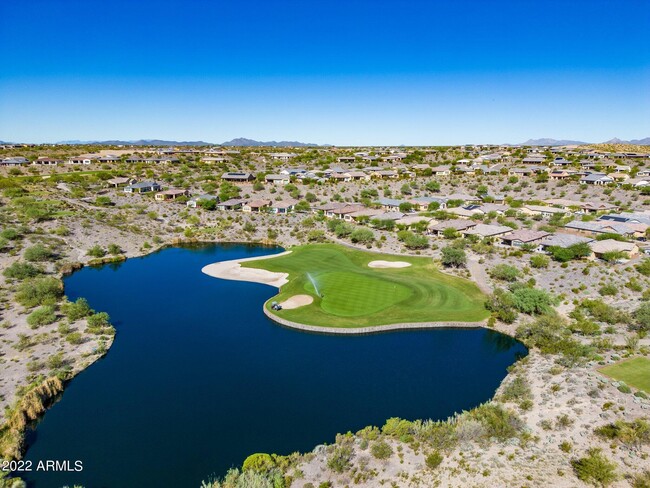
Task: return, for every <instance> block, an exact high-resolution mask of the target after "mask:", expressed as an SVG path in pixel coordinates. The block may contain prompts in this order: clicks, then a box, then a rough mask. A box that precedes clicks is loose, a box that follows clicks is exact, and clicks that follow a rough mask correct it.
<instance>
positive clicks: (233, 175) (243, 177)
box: [221, 171, 255, 183]
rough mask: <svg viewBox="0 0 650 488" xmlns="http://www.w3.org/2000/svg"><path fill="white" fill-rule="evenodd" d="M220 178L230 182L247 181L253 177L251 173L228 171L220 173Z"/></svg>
mask: <svg viewBox="0 0 650 488" xmlns="http://www.w3.org/2000/svg"><path fill="white" fill-rule="evenodd" d="M221 179H222V180H224V181H228V182H230V183H249V182H251V181H253V180H254V179H255V176H254V175H253V174H252V173H242V172H237V171H234V172H228V173H224V174H223V175H221Z"/></svg>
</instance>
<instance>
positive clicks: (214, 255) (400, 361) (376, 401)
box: [26, 245, 526, 488]
mask: <svg viewBox="0 0 650 488" xmlns="http://www.w3.org/2000/svg"><path fill="white" fill-rule="evenodd" d="M279 251H280V249H277V248H263V247H253V246H244V245H216V246H197V247H191V248H169V249H165V250H163V251H160V252H158V253H155V254H152V255H149V256H146V257H144V258H137V259H129V260H128V261H126V262H124V263H123V264H120V265H107V266H104V267H101V268H84V269H82V270H81V271H78V272H76V273H74V274H73V275H71V276H69V277H67V278H66V279H65V287H66V294H67V295H68V296H69V297H70V298H71V299H73V300H74V299H76V298H77V297H85V298H87V299H88V301H89V302H90V305H91V306H92V307H93V308H95V309H97V310H101V311H107V312H108V313H109V314H110V315H111V318H112V321H113V323H114V325H115V327H116V328H117V331H118V335H117V337H116V340H115V343H114V344H113V347H112V348H111V350H110V352H109V353H108V355H107V356H106V357H105V358H104V359H102V360H100V361H99V362H97V363H95V364H94V365H93V366H91V367H90V368H88V369H87V370H86V371H84V372H83V373H81V374H80V375H79V376H77V377H76V378H75V379H74V380H73V381H72V382H71V383H70V384H69V385H68V387H67V389H66V391H65V393H64V394H63V397H62V399H61V400H60V401H59V402H58V403H57V404H56V405H54V406H53V407H52V408H51V409H50V410H49V411H48V412H47V414H46V415H45V417H44V418H43V420H42V421H41V422H40V423H39V425H38V427H37V429H36V430H35V431H33V432H31V433H30V435H29V437H28V446H29V447H28V451H27V455H26V459H28V460H31V461H33V462H34V463H36V462H38V461H39V460H42V461H45V460H71V461H75V460H80V461H82V462H83V471H82V472H65V473H61V472H56V473H52V472H47V473H46V472H32V473H31V474H29V475H28V476H26V479H27V480H28V482H29V486H33V487H36V488H50V487H59V486H62V485H66V484H69V485H72V484H74V483H78V484H82V485H84V486H85V488H99V487H109V488H130V487H134V488H135V487H157V488H166V487H168V488H178V487H190V488H198V487H199V486H200V483H201V480H206V479H208V478H210V477H211V475H214V474H216V475H219V476H221V475H223V474H224V473H225V472H226V470H227V469H228V468H229V467H231V466H239V465H241V463H242V462H243V460H244V459H245V458H246V456H248V455H249V454H252V453H254V452H274V453H279V454H288V453H290V452H293V451H297V450H299V451H307V450H311V449H312V448H313V447H314V446H316V445H317V444H321V443H324V442H333V440H334V436H335V434H336V433H337V432H346V431H348V430H351V431H356V430H358V429H360V428H362V427H364V426H366V425H371V424H372V425H382V424H383V422H384V421H385V420H386V419H387V418H389V417H394V416H395V417H403V418H407V419H417V418H433V419H442V418H445V417H447V416H449V415H451V414H453V413H454V412H455V411H461V410H463V409H469V408H472V407H474V406H476V405H478V404H479V403H481V402H484V401H485V400H487V399H488V398H490V397H491V396H492V395H493V393H494V390H495V389H496V388H497V386H498V385H499V383H500V381H501V380H502V379H503V378H504V376H505V375H506V368H507V367H508V366H509V365H510V364H512V363H513V362H514V361H515V359H516V357H517V355H522V354H525V353H526V350H525V348H524V347H523V346H522V345H521V344H520V343H518V342H517V341H514V340H513V339H511V338H509V337H507V336H504V335H502V334H499V333H496V332H493V331H489V330H484V329H469V330H461V329H455V330H454V329H439V330H428V331H401V332H389V333H384V334H377V335H368V336H335V335H323V334H309V333H305V332H302V331H297V330H291V329H286V328H283V327H280V326H278V325H276V324H275V323H273V322H272V321H270V320H269V319H267V318H266V317H265V316H264V314H263V313H262V309H261V307H262V304H263V303H264V301H265V300H267V299H268V298H270V297H271V296H272V295H274V294H275V289H274V288H271V287H269V286H265V285H260V284H255V283H245V282H237V281H224V280H218V279H215V278H211V277H209V276H206V275H204V274H203V273H201V268H202V267H203V266H205V265H206V264H209V263H212V262H215V261H222V260H228V259H236V258H243V257H251V256H257V255H264V254H272V253H276V252H279Z"/></svg>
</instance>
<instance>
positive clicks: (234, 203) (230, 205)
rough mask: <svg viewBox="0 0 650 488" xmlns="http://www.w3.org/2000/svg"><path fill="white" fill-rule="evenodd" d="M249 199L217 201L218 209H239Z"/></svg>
mask: <svg viewBox="0 0 650 488" xmlns="http://www.w3.org/2000/svg"><path fill="white" fill-rule="evenodd" d="M247 201H248V200H247V199H245V198H231V199H229V200H225V201H223V202H219V203H217V210H239V209H240V208H242V207H243V206H244V204H245V203H246V202H247Z"/></svg>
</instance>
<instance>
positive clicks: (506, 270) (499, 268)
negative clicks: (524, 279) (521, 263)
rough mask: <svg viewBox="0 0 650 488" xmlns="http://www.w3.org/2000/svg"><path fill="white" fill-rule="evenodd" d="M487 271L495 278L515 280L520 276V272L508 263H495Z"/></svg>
mask: <svg viewBox="0 0 650 488" xmlns="http://www.w3.org/2000/svg"><path fill="white" fill-rule="evenodd" d="M488 273H489V274H490V276H491V277H492V278H494V279H495V280H500V281H510V282H512V281H517V278H519V276H521V272H520V271H519V270H518V269H517V268H515V267H514V266H510V265H509V264H497V265H496V266H495V267H494V268H492V269H490V270H489V271H488Z"/></svg>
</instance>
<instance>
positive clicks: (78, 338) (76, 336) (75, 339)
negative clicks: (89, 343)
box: [65, 332, 84, 344]
mask: <svg viewBox="0 0 650 488" xmlns="http://www.w3.org/2000/svg"><path fill="white" fill-rule="evenodd" d="M65 340H66V341H68V342H69V343H70V344H81V343H82V342H83V341H84V338H83V336H82V335H81V333H80V332H70V333H69V334H68V335H67V336H66V338H65Z"/></svg>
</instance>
